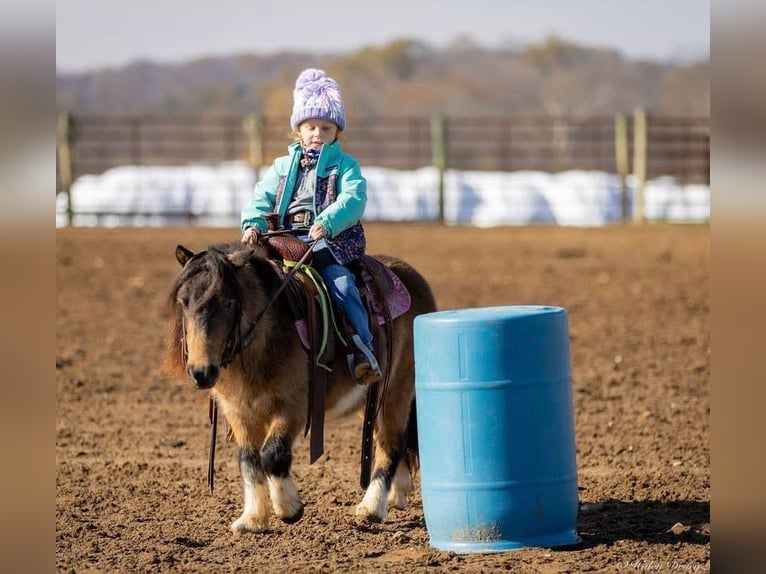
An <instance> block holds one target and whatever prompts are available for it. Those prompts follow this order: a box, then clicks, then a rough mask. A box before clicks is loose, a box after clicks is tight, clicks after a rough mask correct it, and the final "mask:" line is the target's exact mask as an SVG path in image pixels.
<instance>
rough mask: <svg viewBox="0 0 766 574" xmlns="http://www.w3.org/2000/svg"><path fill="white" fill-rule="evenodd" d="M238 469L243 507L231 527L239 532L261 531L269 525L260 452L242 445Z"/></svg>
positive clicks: (264, 476)
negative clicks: (240, 476) (241, 486)
mask: <svg viewBox="0 0 766 574" xmlns="http://www.w3.org/2000/svg"><path fill="white" fill-rule="evenodd" d="M239 471H240V474H241V475H242V483H243V487H244V493H245V496H244V498H245V508H244V510H243V511H242V516H240V517H239V518H238V519H237V520H235V521H234V522H233V523H232V525H231V529H232V530H233V531H234V532H235V533H239V532H263V531H264V530H267V529H268V527H269V493H268V489H267V487H266V474H265V473H264V472H263V467H262V465H261V453H260V452H258V451H257V450H255V449H253V448H251V447H247V446H243V447H240V449H239Z"/></svg>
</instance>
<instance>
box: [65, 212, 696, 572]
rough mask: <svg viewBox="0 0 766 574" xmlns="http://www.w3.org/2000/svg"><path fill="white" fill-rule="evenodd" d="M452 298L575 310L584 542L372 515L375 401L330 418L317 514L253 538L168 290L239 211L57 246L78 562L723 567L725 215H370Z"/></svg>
mask: <svg viewBox="0 0 766 574" xmlns="http://www.w3.org/2000/svg"><path fill="white" fill-rule="evenodd" d="M367 231H368V237H369V252H370V253H387V254H391V255H396V256H399V257H401V258H403V259H405V260H407V261H408V262H410V263H411V264H413V265H414V266H415V267H416V268H418V269H419V270H420V271H421V272H422V274H423V275H424V276H425V277H426V279H427V280H428V281H429V282H430V283H431V285H432V287H433V290H434V293H435V295H436V299H437V302H438V305H439V308H440V309H452V308H465V307H477V306H490V305H517V304H545V305H557V306H561V307H564V308H566V309H567V311H568V313H569V323H570V335H571V358H572V370H573V385H574V393H573V394H574V409H575V427H576V442H577V466H578V482H579V485H580V501H581V511H580V516H579V519H578V523H577V529H578V532H579V534H580V535H581V537H582V543H581V544H579V545H578V546H575V547H569V548H559V549H551V548H525V549H521V550H516V551H512V552H505V553H500V554H490V555H479V554H470V555H458V554H454V553H451V552H442V551H438V550H435V549H433V548H430V547H429V545H428V532H427V530H426V526H425V521H424V518H423V508H422V499H421V495H420V489H419V487H418V488H416V491H415V494H414V497H413V500H412V504H411V505H410V507H409V508H408V510H406V511H395V510H392V511H391V513H390V514H389V519H388V521H387V522H384V523H382V524H380V525H368V524H359V523H357V522H356V520H355V517H354V507H355V505H356V504H357V503H358V502H359V500H361V495H362V491H361V490H360V488H359V486H358V471H359V469H358V460H359V448H360V446H359V444H360V428H361V419H360V418H357V417H351V418H349V419H347V420H345V421H343V422H342V423H340V424H338V425H335V426H329V427H328V428H327V429H326V439H325V454H324V456H323V457H322V458H321V459H320V460H319V461H318V462H317V463H315V464H314V465H311V466H309V464H308V458H309V455H308V441H306V440H304V439H300V440H299V441H298V443H297V444H296V448H295V456H294V460H295V463H294V473H295V477H296V483H297V485H298V487H299V489H300V490H301V493H302V496H303V499H304V501H305V502H306V512H305V515H304V517H303V519H302V520H301V521H300V522H299V523H297V524H294V525H286V524H282V523H280V522H278V521H277V520H276V519H275V518H273V517H272V530H271V531H269V532H267V533H264V534H260V535H250V536H239V537H236V536H234V535H232V534H231V532H230V531H229V529H228V527H229V524H230V522H231V521H232V520H234V519H235V518H237V516H239V513H240V511H241V504H242V493H241V483H240V478H239V471H238V468H237V464H236V448H235V446H234V444H233V443H226V442H224V441H223V439H222V437H220V438H221V440H220V442H219V447H218V451H217V457H216V462H217V464H216V469H217V475H216V479H217V481H216V490H215V493H214V494H213V495H212V496H211V495H209V494H208V492H207V489H206V469H207V444H208V440H209V425H208V421H207V395H206V394H205V393H204V392H200V391H194V390H193V388H192V387H191V385H190V384H188V383H186V382H184V381H171V380H168V379H167V378H166V377H165V376H164V375H163V372H162V365H161V354H162V345H163V332H164V326H165V321H166V317H165V315H164V302H165V298H166V296H167V293H168V291H169V289H170V286H171V283H172V281H173V280H174V278H175V276H176V274H177V272H178V270H179V267H178V264H177V263H176V261H175V258H174V250H175V246H176V244H178V243H182V244H184V245H186V246H188V247H190V248H192V249H194V250H197V249H200V248H203V247H205V246H206V245H208V244H210V243H215V242H219V241H228V240H230V239H233V238H235V237H236V236H237V231H236V230H234V229H194V228H175V229H113V230H108V229H64V230H59V231H57V242H56V258H57V264H56V280H57V316H56V336H57V343H56V384H57V392H56V399H57V418H56V564H57V570H58V571H61V572H72V571H76V572H86V571H100V572H135V571H151V572H154V571H158V572H159V571H162V572H181V571H183V572H226V571H241V572H289V571H292V572H317V571H325V572H329V571H348V572H387V573H392V574H396V573H407V574H412V573H415V572H426V571H428V572H450V571H455V572H490V571H495V570H512V571H514V572H583V571H607V572H611V571H619V570H621V571H628V572H630V571H647V570H649V571H653V572H671V571H684V572H698V571H706V570H709V567H710V448H709V439H710V395H709V383H710V251H709V243H710V232H709V227H707V226H665V225H660V226H647V227H643V228H636V227H619V226H618V227H605V228H596V229H570V228H558V227H542V226H541V227H523V228H497V229H486V230H476V229H470V228H451V227H442V226H434V225H403V224H399V225H395V224H367Z"/></svg>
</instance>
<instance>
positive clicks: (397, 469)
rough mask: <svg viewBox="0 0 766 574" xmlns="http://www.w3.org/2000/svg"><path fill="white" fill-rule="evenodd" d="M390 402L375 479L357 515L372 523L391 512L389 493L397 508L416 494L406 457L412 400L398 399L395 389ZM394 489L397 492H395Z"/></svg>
mask: <svg viewBox="0 0 766 574" xmlns="http://www.w3.org/2000/svg"><path fill="white" fill-rule="evenodd" d="M391 391H392V392H391V394H390V395H389V396H388V397H387V400H386V407H385V409H386V411H385V416H379V417H378V421H377V425H376V429H375V431H376V432H375V463H374V466H373V472H372V479H371V480H370V485H369V486H368V487H367V491H366V492H365V494H364V498H362V501H361V502H360V503H359V504H358V505H357V507H356V515H357V516H358V517H359V518H362V519H363V520H367V521H370V522H382V521H384V520H385V519H386V514H387V512H388V508H387V503H388V500H389V492H391V493H392V495H393V497H394V498H395V500H394V502H395V504H394V506H395V507H396V508H403V507H404V504H405V503H406V496H407V494H409V492H410V491H411V490H412V477H411V475H410V467H409V464H408V461H407V460H406V457H404V458H403V455H404V452H405V449H406V446H407V423H408V420H409V410H410V404H411V402H412V400H411V398H410V399H409V400H408V399H407V398H402V397H397V396H396V392H395V388H392V389H391ZM392 485H393V486H394V488H393V489H392Z"/></svg>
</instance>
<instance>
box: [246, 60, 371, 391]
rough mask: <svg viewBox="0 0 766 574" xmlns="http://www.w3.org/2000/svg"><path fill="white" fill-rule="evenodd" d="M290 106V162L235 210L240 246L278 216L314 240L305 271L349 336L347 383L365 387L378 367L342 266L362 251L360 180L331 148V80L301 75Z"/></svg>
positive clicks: (336, 127) (334, 96) (317, 73)
mask: <svg viewBox="0 0 766 574" xmlns="http://www.w3.org/2000/svg"><path fill="white" fill-rule="evenodd" d="M293 99H294V101H293V112H292V115H291V117H290V127H291V128H292V129H293V132H294V138H295V140H296V141H295V142H294V143H293V144H291V145H290V146H289V147H288V152H289V155H287V156H283V157H280V158H277V159H276V160H275V161H274V163H273V165H272V166H271V168H270V169H269V170H268V172H267V173H266V175H265V176H264V178H263V179H262V180H261V181H259V182H258V183H257V184H256V186H255V191H254V193H253V196H252V198H251V199H250V202H249V203H248V205H247V206H245V208H244V209H243V210H242V231H243V235H242V242H243V243H248V244H254V243H256V242H257V241H258V236H259V235H260V233H263V232H265V231H267V230H268V225H267V223H266V219H265V218H264V215H266V214H268V213H278V214H279V216H280V223H281V225H282V227H284V228H287V229H292V230H294V232H295V233H296V234H298V235H299V236H300V235H303V236H304V237H305V238H306V240H308V241H314V244H313V247H312V249H313V251H314V253H313V255H312V262H313V263H312V264H313V266H314V267H315V268H316V269H317V270H318V271H319V274H320V275H321V276H322V279H324V281H325V283H326V284H327V287H328V289H329V291H330V294H331V296H332V297H333V299H334V300H335V301H336V302H337V304H338V305H339V306H340V308H341V309H342V311H343V313H344V314H345V316H346V318H347V320H348V322H349V323H350V324H351V327H352V329H353V330H354V331H355V335H354V337H353V339H352V340H353V341H354V343H355V345H356V347H357V351H356V352H355V353H354V356H353V361H354V364H353V371H354V376H355V377H356V379H357V381H364V382H365V383H371V382H373V381H375V380H379V379H380V378H381V373H380V368H379V366H378V363H377V361H376V359H375V356H374V354H373V352H372V333H371V332H370V327H369V323H368V317H367V312H366V310H365V308H364V306H363V305H362V300H361V297H360V296H359V291H358V290H357V288H356V284H355V280H354V276H353V274H352V273H351V271H349V269H348V268H347V267H346V265H347V264H348V263H351V262H352V261H354V260H356V259H358V258H360V257H361V256H362V255H363V254H364V251H365V248H366V245H367V242H366V239H365V235H364V229H363V228H362V224H361V219H362V214H363V213H364V208H365V206H366V204H367V181H366V180H365V179H364V177H363V176H362V173H361V170H360V169H359V164H358V163H357V161H356V160H355V159H354V158H353V157H351V156H350V155H348V154H346V153H344V152H343V151H342V150H341V147H340V143H339V141H338V138H339V136H340V134H341V132H342V131H343V130H344V129H345V127H346V118H345V112H344V109H343V102H342V100H341V95H340V88H339V87H338V84H337V83H336V82H335V80H333V79H332V78H330V77H328V76H327V75H326V74H325V72H324V71H323V70H316V69H307V70H304V71H303V72H301V73H300V75H299V76H298V79H297V80H296V82H295V90H294V91H293Z"/></svg>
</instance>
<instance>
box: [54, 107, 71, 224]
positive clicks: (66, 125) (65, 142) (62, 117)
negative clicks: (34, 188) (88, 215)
mask: <svg viewBox="0 0 766 574" xmlns="http://www.w3.org/2000/svg"><path fill="white" fill-rule="evenodd" d="M74 135H75V134H74V121H73V119H72V116H71V114H69V113H63V114H59V116H58V120H57V121H56V151H57V155H58V173H59V180H60V182H61V188H62V191H63V192H64V193H66V203H67V207H66V215H67V225H69V226H71V225H72V217H73V215H74V214H73V212H72V181H73V179H74V155H73V150H72V148H73V146H74ZM56 193H57V194H58V190H56Z"/></svg>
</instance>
